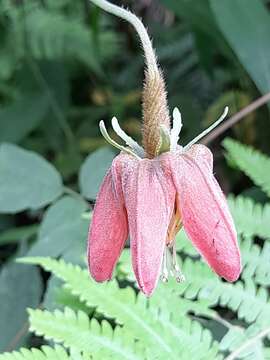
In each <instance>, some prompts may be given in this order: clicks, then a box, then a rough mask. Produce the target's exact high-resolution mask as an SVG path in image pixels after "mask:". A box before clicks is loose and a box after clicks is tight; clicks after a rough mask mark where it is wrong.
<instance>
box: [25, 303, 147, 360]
mask: <svg viewBox="0 0 270 360" xmlns="http://www.w3.org/2000/svg"><path fill="white" fill-rule="evenodd" d="M29 314H30V330H31V331H34V332H35V333H36V334H37V335H44V336H45V338H46V339H48V340H51V339H56V341H57V342H62V343H63V344H64V345H65V346H66V347H68V348H73V349H77V350H78V351H85V352H87V353H89V354H91V355H92V356H93V355H94V354H97V353H98V352H99V351H100V350H102V355H103V356H102V358H104V359H106V358H110V359H128V360H139V359H141V357H139V356H137V355H136V354H135V352H134V350H133V347H134V348H135V341H134V340H133V341H132V339H131V337H128V336H127V335H126V334H125V330H122V329H121V328H120V327H118V328H117V329H116V330H115V333H117V332H118V336H117V337H116V336H113V335H116V334H114V333H113V329H112V328H111V326H110V325H109V323H108V322H106V321H103V322H102V323H101V324H99V323H98V322H97V321H96V320H95V319H93V320H92V321H91V322H90V321H89V318H88V316H87V315H86V314H85V313H84V312H82V311H78V313H75V312H74V311H73V310H71V309H69V308H65V311H64V312H61V311H59V310H55V311H54V312H53V313H50V312H48V311H41V310H31V309H29ZM94 358H96V359H97V358H99V357H96V356H94Z"/></svg>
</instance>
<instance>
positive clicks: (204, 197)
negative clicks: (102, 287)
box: [88, 145, 241, 296]
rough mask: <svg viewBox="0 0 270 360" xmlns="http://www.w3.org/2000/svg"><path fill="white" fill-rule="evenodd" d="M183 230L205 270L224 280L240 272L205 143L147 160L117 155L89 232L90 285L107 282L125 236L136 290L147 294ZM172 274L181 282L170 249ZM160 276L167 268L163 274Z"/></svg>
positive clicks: (224, 204) (232, 231) (231, 229)
mask: <svg viewBox="0 0 270 360" xmlns="http://www.w3.org/2000/svg"><path fill="white" fill-rule="evenodd" d="M181 226H183V227H184V229H185V231H186V233H187V235H188V237H189V238H190V240H191V241H192V243H193V245H194V246H195V247H196V248H197V250H198V251H199V253H200V254H201V255H202V256H203V257H204V259H205V260H206V261H207V263H208V264H209V266H210V267H211V268H212V269H213V270H214V271H215V272H216V273H217V274H218V275H220V276H222V277H224V278H225V279H226V280H228V281H235V280H237V278H238V277H239V274H240V271H241V262H240V254H239V249H238V245H237V235H236V231H235V227H234V223H233V220H232V217H231V215H230V212H229V209H228V206H227V202H226V199H225V197H224V195H223V193H222V191H221V189H220V187H219V185H218V183H217V181H216V180H215V178H214V175H213V157H212V153H211V151H210V150H209V149H208V148H207V147H205V146H204V145H192V146H191V147H189V148H188V149H187V150H185V149H183V148H180V147H178V149H176V150H175V151H169V152H165V153H163V154H161V155H159V156H157V157H156V158H153V159H147V158H144V159H138V158H137V157H135V156H132V155H129V154H126V153H121V154H120V155H118V156H117V157H116V158H115V159H114V161H113V163H112V166H111V168H110V170H109V171H108V173H107V175H106V176H105V179H104V181H103V183H102V185H101V188H100V191H99V194H98V197H97V201H96V205H95V209H94V214H93V217H92V222H91V226H90V231H89V239H88V241H89V247H88V262H89V269H90V272H91V274H92V276H93V278H94V279H95V280H96V281H106V280H110V279H111V277H112V273H113V270H114V267H115V265H116V262H117V260H118V258H119V256H120V254H121V251H122V249H123V247H124V245H125V242H126V240H127V238H128V235H129V236H130V244H131V254H132V264H133V269H134V273H135V275H136V279H137V281H138V285H139V288H140V289H141V290H142V291H143V292H144V293H145V294H146V295H148V296H149V295H151V294H152V292H153V290H154V289H155V287H156V285H157V282H158V279H159V277H160V274H161V267H162V260H163V261H164V258H166V250H165V249H166V247H173V248H174V247H175V235H176V233H177V231H178V230H179V228H180V227H181ZM173 251H174V253H173V258H172V269H173V271H174V272H175V276H176V278H177V279H178V280H179V281H181V276H182V274H181V272H180V269H179V268H178V265H177V262H176V256H175V249H173ZM163 276H164V278H165V279H166V276H167V274H166V266H165V268H164V269H163Z"/></svg>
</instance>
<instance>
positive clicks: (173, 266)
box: [160, 241, 186, 283]
mask: <svg viewBox="0 0 270 360" xmlns="http://www.w3.org/2000/svg"><path fill="white" fill-rule="evenodd" d="M168 269H169V270H170V271H168ZM169 274H170V275H171V276H172V277H174V278H175V280H176V281H177V282H178V283H182V282H184V281H185V280H186V278H185V275H184V274H183V273H182V271H181V269H180V267H179V265H178V261H177V253H176V244H175V241H174V242H173V243H172V246H169V245H166V247H165V249H164V252H163V259H162V272H161V277H160V278H161V281H162V282H164V283H165V282H168V279H169Z"/></svg>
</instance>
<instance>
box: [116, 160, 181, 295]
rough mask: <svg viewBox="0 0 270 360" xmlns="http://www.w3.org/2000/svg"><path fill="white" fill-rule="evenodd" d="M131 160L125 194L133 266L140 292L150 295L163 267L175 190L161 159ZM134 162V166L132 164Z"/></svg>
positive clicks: (126, 164) (125, 170) (126, 169)
mask: <svg viewBox="0 0 270 360" xmlns="http://www.w3.org/2000/svg"><path fill="white" fill-rule="evenodd" d="M126 158H129V160H128V161H127V160H125V161H124V165H123V176H122V184H123V193H124V198H125V205H126V209H127V214H128V223H129V231H130V240H131V252H132V264H133V269H134V272H135V275H136V278H137V281H138V284H139V287H140V289H141V290H142V291H143V292H144V293H145V294H146V295H147V296H150V295H151V294H152V292H153V290H154V289H155V287H156V285H157V282H158V279H159V275H160V269H161V264H162V256H163V252H164V248H165V243H166V235H167V229H168V226H169V222H170V218H171V215H172V211H173V207H174V202H175V188H174V185H173V183H172V180H171V177H170V176H166V169H165V168H164V167H163V165H162V156H161V157H159V158H156V159H153V160H149V159H143V160H139V161H138V160H135V159H134V160H133V159H132V160H130V159H131V157H129V156H128V155H126ZM131 161H132V163H131Z"/></svg>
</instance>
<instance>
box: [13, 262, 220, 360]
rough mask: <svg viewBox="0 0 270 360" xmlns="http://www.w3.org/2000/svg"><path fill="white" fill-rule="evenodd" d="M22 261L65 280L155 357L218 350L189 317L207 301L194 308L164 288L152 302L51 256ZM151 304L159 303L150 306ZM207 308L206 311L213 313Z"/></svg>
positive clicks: (188, 355)
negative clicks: (190, 313) (99, 282)
mask: <svg viewBox="0 0 270 360" xmlns="http://www.w3.org/2000/svg"><path fill="white" fill-rule="evenodd" d="M19 261H20V262H25V263H32V264H40V265H41V266H42V267H44V269H45V270H48V271H52V272H53V273H54V274H55V275H56V276H57V277H59V278H60V279H62V280H63V281H65V288H66V289H68V290H69V291H70V292H71V293H72V294H73V295H75V296H78V297H79V298H80V300H81V301H84V302H85V303H86V304H87V306H89V307H90V308H92V307H95V308H97V311H98V312H100V313H102V314H103V315H104V316H108V317H110V318H114V319H116V320H117V322H118V323H121V325H124V327H125V333H127V334H132V337H133V338H136V339H137V340H138V344H141V346H143V347H147V349H148V350H149V354H151V356H152V357H153V358H155V356H156V357H157V358H159V356H160V358H166V359H171V358H172V359H175V358H178V355H179V354H180V353H181V359H190V358H192V359H193V358H194V355H195V354H196V353H199V354H202V355H201V357H199V358H200V359H209V358H211V356H212V357H213V358H214V355H215V354H216V352H217V347H216V345H215V343H213V342H212V337H211V335H210V333H209V332H208V331H207V330H203V329H202V327H201V326H200V325H199V324H198V323H196V322H191V321H190V320H189V319H188V318H187V317H186V316H185V315H186V313H187V312H188V311H192V312H195V313H200V311H201V309H203V311H204V310H205V307H206V306H205V305H206V302H203V303H202V304H201V305H200V304H198V303H197V304H196V305H195V306H194V307H193V305H192V302H191V301H187V300H186V299H180V298H179V297H178V296H177V295H176V293H175V292H173V291H170V289H168V291H165V287H164V288H163V290H161V292H160V293H156V294H155V299H153V301H152V299H151V302H150V304H149V303H148V302H147V299H146V298H145V296H143V295H142V294H139V295H138V296H137V297H136V296H135V293H134V291H133V289H131V288H125V289H120V288H119V286H118V284H117V282H116V281H111V282H110V283H108V284H97V283H95V282H94V281H92V280H91V279H90V278H89V274H88V271H87V270H83V269H82V268H80V267H79V266H74V265H72V264H66V263H65V262H64V261H56V260H53V259H50V258H23V259H20V260H19ZM78 279H80V280H79V281H78ZM151 304H153V305H155V306H149V305H151ZM168 304H170V306H171V307H172V308H174V309H176V308H177V307H176V306H179V309H181V314H179V313H178V316H175V317H173V316H171V311H170V306H169V307H168ZM207 310H208V311H207V312H206V314H207V315H209V314H211V311H210V310H209V309H207ZM180 315H181V316H180ZM195 334H196V336H195ZM146 358H147V357H146Z"/></svg>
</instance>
